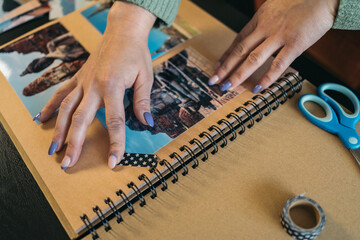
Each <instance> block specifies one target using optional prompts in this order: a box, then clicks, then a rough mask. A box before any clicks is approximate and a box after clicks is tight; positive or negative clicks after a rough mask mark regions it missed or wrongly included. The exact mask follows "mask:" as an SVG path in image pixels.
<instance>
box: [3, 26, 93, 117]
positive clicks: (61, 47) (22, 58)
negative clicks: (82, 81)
mask: <svg viewBox="0 0 360 240" xmlns="http://www.w3.org/2000/svg"><path fill="white" fill-rule="evenodd" d="M88 57H89V53H88V52H87V51H86V50H85V48H84V47H83V46H82V45H81V43H80V42H79V41H77V39H75V37H74V36H73V35H72V34H71V33H70V32H69V31H68V30H67V29H66V28H65V27H64V26H63V25H62V24H61V23H59V22H58V23H54V24H52V25H48V26H47V27H45V28H42V29H40V30H38V31H36V32H35V33H32V34H30V35H27V36H24V37H22V38H20V39H18V40H16V41H15V42H12V43H10V44H9V45H7V46H5V47H3V48H1V49H0V71H1V73H2V74H3V75H4V76H5V78H6V79H7V80H8V82H9V83H10V85H11V86H12V88H13V89H14V90H15V92H16V94H17V95H18V96H19V98H20V99H21V101H22V102H23V104H24V105H25V107H26V108H27V109H28V111H29V112H30V114H31V116H34V115H36V114H37V113H38V112H40V111H41V109H42V108H43V107H44V106H45V104H46V103H47V102H48V101H49V99H50V98H51V96H52V95H53V94H54V93H55V91H56V90H57V89H59V88H60V87H61V86H62V85H63V84H64V83H65V82H66V81H67V80H69V79H71V77H72V76H74V74H75V73H76V72H77V71H78V70H79V69H80V68H81V66H82V65H83V64H84V63H85V61H86V59H87V58H88Z"/></svg>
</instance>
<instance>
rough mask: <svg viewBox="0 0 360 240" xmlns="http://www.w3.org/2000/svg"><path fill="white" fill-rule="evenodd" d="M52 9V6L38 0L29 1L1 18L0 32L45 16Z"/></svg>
mask: <svg viewBox="0 0 360 240" xmlns="http://www.w3.org/2000/svg"><path fill="white" fill-rule="evenodd" d="M49 11H50V6H49V5H48V4H47V3H46V2H45V3H41V2H40V1H38V0H32V1H29V2H27V3H25V4H23V5H21V6H19V7H18V8H15V9H14V10H12V11H11V12H9V13H8V14H6V15H4V16H3V17H1V18H0V34H1V33H3V32H6V31H8V30H10V29H13V28H15V27H17V26H19V25H21V24H24V23H26V22H29V21H31V20H33V19H36V18H38V17H41V16H44V15H45V14H46V13H48V12H49Z"/></svg>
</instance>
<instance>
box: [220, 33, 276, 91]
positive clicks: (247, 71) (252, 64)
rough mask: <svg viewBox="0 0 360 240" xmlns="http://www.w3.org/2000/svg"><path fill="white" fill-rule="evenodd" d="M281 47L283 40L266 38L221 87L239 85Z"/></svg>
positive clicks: (232, 87) (223, 89)
mask: <svg viewBox="0 0 360 240" xmlns="http://www.w3.org/2000/svg"><path fill="white" fill-rule="evenodd" d="M281 47H282V43H281V41H278V39H276V38H275V37H273V38H268V39H266V40H265V41H264V42H263V43H262V44H260V46H259V47H257V48H255V49H254V50H253V51H251V52H250V54H249V55H248V56H247V58H246V59H245V61H244V62H243V63H242V64H241V65H240V66H239V68H238V69H237V70H236V71H235V72H233V73H232V74H231V76H230V77H229V79H228V80H227V81H226V82H225V83H224V84H223V85H222V86H221V87H220V89H221V90H222V91H225V90H227V89H225V88H226V87H227V86H231V87H228V88H230V89H234V88H236V87H237V86H239V85H240V84H241V83H243V82H244V81H245V80H246V79H247V78H248V77H250V76H251V75H252V74H253V73H254V72H255V71H256V70H257V69H258V68H259V67H261V66H262V65H263V64H264V63H265V61H266V60H267V59H268V58H269V57H270V56H271V55H272V54H273V53H274V52H276V51H277V50H278V49H279V48H281ZM258 90H260V89H258Z"/></svg>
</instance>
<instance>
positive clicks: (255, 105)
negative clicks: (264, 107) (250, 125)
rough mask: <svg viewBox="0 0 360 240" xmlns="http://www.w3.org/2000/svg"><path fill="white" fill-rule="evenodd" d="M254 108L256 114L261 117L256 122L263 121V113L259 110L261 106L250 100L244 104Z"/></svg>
mask: <svg viewBox="0 0 360 240" xmlns="http://www.w3.org/2000/svg"><path fill="white" fill-rule="evenodd" d="M249 104H250V105H251V106H253V108H254V109H255V113H257V114H258V115H259V117H258V118H257V119H255V121H256V122H260V121H261V119H262V118H263V113H262V111H261V110H260V108H259V105H257V104H256V103H254V102H253V101H251V100H249V101H247V102H246V103H244V106H248V105H249Z"/></svg>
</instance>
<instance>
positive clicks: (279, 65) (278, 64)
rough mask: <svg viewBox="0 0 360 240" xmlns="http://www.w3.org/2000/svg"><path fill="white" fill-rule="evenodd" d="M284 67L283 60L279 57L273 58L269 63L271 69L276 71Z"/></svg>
mask: <svg viewBox="0 0 360 240" xmlns="http://www.w3.org/2000/svg"><path fill="white" fill-rule="evenodd" d="M284 68H285V63H284V60H283V59H281V58H275V59H274V61H273V62H272V64H271V69H272V70H274V71H276V72H278V71H282V70H283V69H284Z"/></svg>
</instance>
